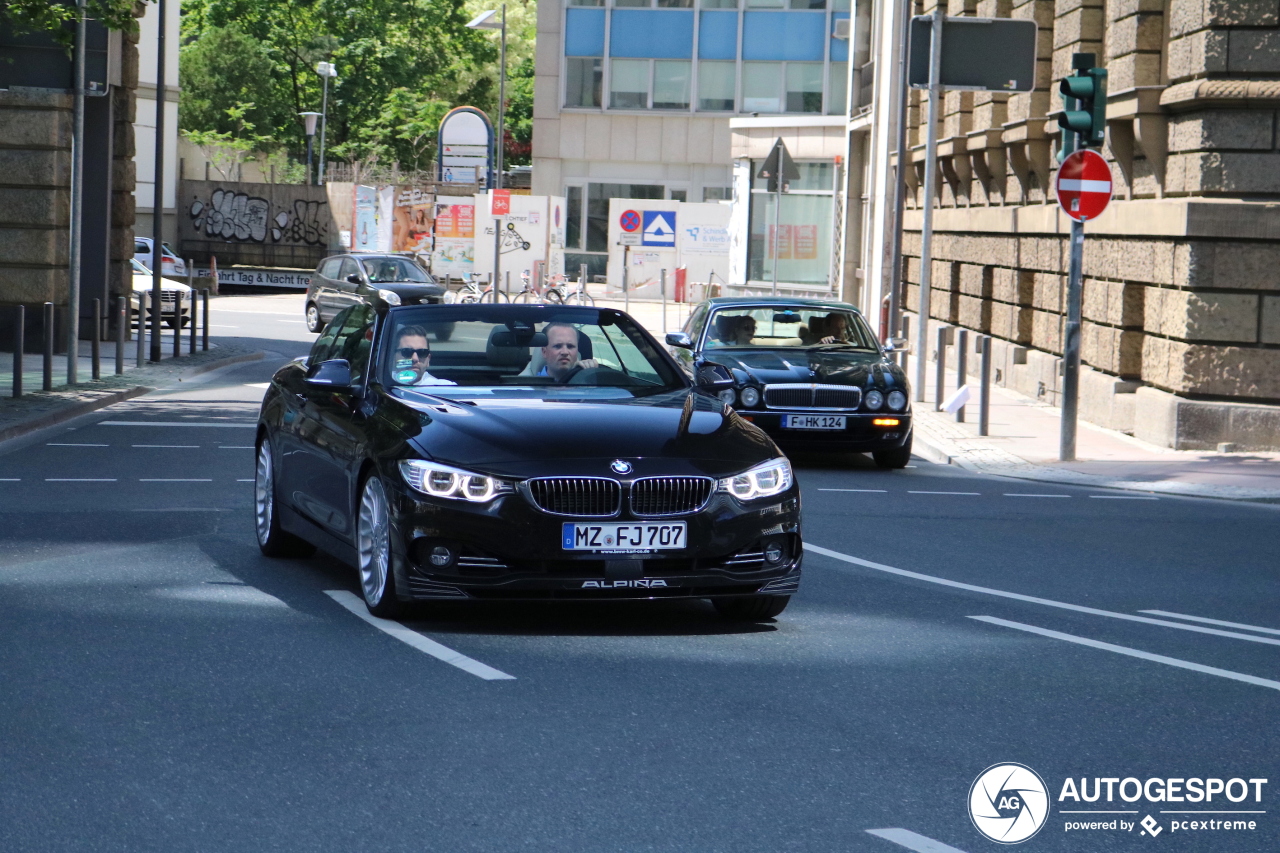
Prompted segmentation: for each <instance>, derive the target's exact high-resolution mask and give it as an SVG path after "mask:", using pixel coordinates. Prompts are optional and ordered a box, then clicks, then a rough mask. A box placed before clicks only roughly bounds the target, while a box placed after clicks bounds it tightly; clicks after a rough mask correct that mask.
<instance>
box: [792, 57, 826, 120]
mask: <svg viewBox="0 0 1280 853" xmlns="http://www.w3.org/2000/svg"><path fill="white" fill-rule="evenodd" d="M787 112H789V113H820V112H822V63H820V62H788V63H787Z"/></svg>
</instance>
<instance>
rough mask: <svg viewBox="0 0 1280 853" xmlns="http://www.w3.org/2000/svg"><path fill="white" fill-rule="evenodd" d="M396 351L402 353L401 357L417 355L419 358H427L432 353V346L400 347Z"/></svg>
mask: <svg viewBox="0 0 1280 853" xmlns="http://www.w3.org/2000/svg"><path fill="white" fill-rule="evenodd" d="M396 352H398V353H400V357H401V358H413V357H414V355H417V356H418V358H419V359H425V358H428V357H429V356H430V355H431V348H430V347H428V348H426V349H414V348H413V347H400V349H398V350H396Z"/></svg>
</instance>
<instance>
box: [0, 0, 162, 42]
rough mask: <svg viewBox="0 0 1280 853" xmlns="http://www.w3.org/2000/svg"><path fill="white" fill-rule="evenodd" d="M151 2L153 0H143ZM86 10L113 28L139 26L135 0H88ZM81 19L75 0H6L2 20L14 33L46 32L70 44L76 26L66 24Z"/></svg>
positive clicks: (1, 15)
mask: <svg viewBox="0 0 1280 853" xmlns="http://www.w3.org/2000/svg"><path fill="white" fill-rule="evenodd" d="M141 2H143V3H151V2H154V0H141ZM84 12H85V14H86V15H87V16H89V17H90V18H93V19H95V20H98V21H101V22H102V23H103V24H104V25H106V27H107V29H110V30H127V29H130V28H131V27H135V26H137V23H136V22H135V19H134V14H133V13H134V0H85V7H84ZM79 19H80V9H79V8H78V7H77V6H76V4H75V3H74V2H72V0H62V2H54V0H3V2H2V3H0V21H3V22H4V23H7V24H8V25H9V27H10V28H11V29H12V30H13V31H14V32H15V33H46V34H48V35H51V36H53V37H54V38H55V39H57V40H58V42H59V43H61V44H63V45H65V46H66V47H68V48H70V47H71V46H72V44H73V43H74V41H75V29H74V28H73V27H70V26H67V25H68V24H71V23H73V22H75V21H78V20H79Z"/></svg>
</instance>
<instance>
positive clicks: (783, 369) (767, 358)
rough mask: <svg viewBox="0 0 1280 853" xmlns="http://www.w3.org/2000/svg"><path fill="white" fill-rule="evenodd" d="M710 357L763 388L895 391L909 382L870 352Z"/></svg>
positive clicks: (729, 353)
mask: <svg viewBox="0 0 1280 853" xmlns="http://www.w3.org/2000/svg"><path fill="white" fill-rule="evenodd" d="M707 357H708V358H709V359H710V360H711V361H714V362H717V363H718V364H723V365H724V366H725V367H728V368H731V369H734V370H741V371H744V372H745V373H747V374H748V375H750V376H751V377H753V378H754V379H756V380H757V381H758V382H759V383H761V384H762V385H772V384H778V383H788V382H815V383H820V384H824V385H856V386H858V387H862V388H865V387H868V386H869V385H871V386H877V387H880V388H893V387H903V386H905V380H906V377H905V376H903V375H902V372H901V370H900V369H899V368H898V366H897V365H895V364H893V363H892V362H890V361H888V360H887V359H885V358H884V357H883V356H881V355H880V354H879V353H871V352H855V351H852V350H820V349H799V348H795V349H776V350H773V349H770V350H734V351H727V352H715V353H708V354H707Z"/></svg>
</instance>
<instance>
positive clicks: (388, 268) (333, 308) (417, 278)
mask: <svg viewBox="0 0 1280 853" xmlns="http://www.w3.org/2000/svg"><path fill="white" fill-rule="evenodd" d="M445 292H446V288H445V287H444V285H442V284H440V283H439V282H437V281H436V280H435V278H433V277H432V275H431V274H430V273H429V272H427V271H426V270H424V269H423V268H422V267H420V266H418V264H417V262H416V261H414V260H413V259H412V258H410V257H406V256H404V255H372V254H359V255H334V256H333V257H331V258H325V259H324V260H323V261H321V262H320V265H319V266H318V267H316V271H315V273H314V274H313V275H312V276H311V286H310V287H308V288H307V298H306V301H305V302H304V308H303V316H304V318H305V319H306V322H307V328H308V329H309V330H311V331H312V332H317V333H318V332H319V331H320V330H321V329H322V328H324V325H325V323H328V322H329V321H330V320H332V319H333V318H334V317H335V316H337V314H338V312H339V311H341V310H343V309H344V308H350V307H351V306H352V305H357V304H360V303H366V304H370V305H372V304H374V303H377V302H387V303H390V304H393V305H435V304H437V303H440V302H443V301H445ZM451 331H452V330H451V329H450V327H449V326H448V324H436V325H433V326H432V327H431V332H432V334H433V335H435V337H436V338H437V339H438V340H442V341H444V340H448V339H449V334H450V333H451Z"/></svg>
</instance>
